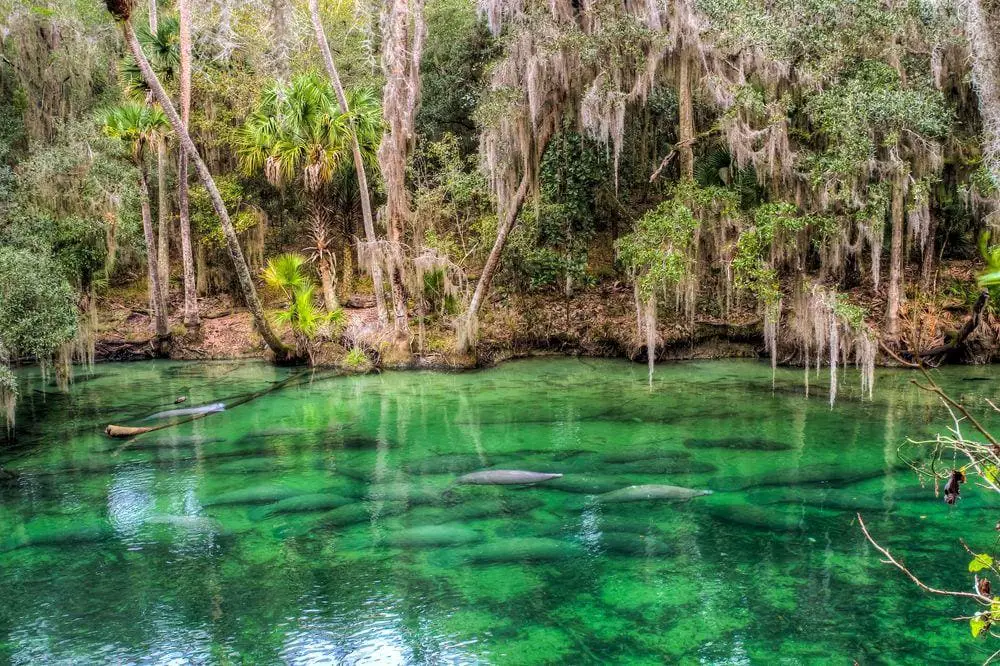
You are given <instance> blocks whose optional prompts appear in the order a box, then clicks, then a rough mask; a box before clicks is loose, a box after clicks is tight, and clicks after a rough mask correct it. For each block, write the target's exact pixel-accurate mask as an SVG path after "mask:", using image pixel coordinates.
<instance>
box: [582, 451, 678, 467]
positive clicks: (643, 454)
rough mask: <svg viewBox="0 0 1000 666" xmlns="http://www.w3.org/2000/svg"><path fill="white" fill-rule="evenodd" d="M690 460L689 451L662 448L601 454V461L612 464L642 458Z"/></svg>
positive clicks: (637, 460)
mask: <svg viewBox="0 0 1000 666" xmlns="http://www.w3.org/2000/svg"><path fill="white" fill-rule="evenodd" d="M656 459H660V460H690V459H691V454H690V453H688V452H687V451H664V450H662V449H637V450H634V451H632V450H628V449H625V450H623V451H615V452H614V453H608V454H605V455H603V456H601V462H605V463H609V464H612V465H619V464H622V463H634V462H639V461H641V460H656Z"/></svg>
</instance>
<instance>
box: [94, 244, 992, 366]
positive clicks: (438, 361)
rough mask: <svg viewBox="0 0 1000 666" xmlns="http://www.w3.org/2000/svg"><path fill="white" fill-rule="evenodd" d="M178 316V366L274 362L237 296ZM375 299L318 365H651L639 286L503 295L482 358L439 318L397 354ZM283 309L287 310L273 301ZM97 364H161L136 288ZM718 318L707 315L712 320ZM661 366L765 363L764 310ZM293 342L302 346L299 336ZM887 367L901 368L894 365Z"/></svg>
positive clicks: (939, 298)
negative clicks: (360, 359)
mask: <svg viewBox="0 0 1000 666" xmlns="http://www.w3.org/2000/svg"><path fill="white" fill-rule="evenodd" d="M974 273H975V267H974V266H973V265H972V263H971V262H953V263H950V264H948V265H947V266H946V267H945V268H944V269H943V270H942V273H941V274H940V275H939V276H938V284H939V285H946V287H940V286H939V288H938V289H937V290H936V293H937V295H936V296H935V297H934V298H929V297H925V296H921V295H920V294H911V295H910V298H909V299H908V300H907V301H906V303H905V305H904V307H903V311H902V322H903V325H902V339H901V345H900V346H901V348H902V349H904V350H906V351H913V350H922V349H931V348H933V347H936V346H939V345H942V344H945V343H947V342H948V340H949V339H951V338H952V337H953V336H954V335H956V332H957V331H958V330H959V329H961V327H962V326H963V324H964V323H965V322H966V321H967V320H968V318H969V316H970V311H971V308H972V302H971V300H972V299H971V296H972V295H975V294H976V293H977V292H976V291H975V290H974V288H972V287H968V288H966V289H965V290H964V291H962V290H960V289H958V288H957V287H956V285H972V284H974ZM172 296H173V298H174V299H176V300H177V302H175V303H171V307H170V310H171V312H173V313H174V315H175V316H174V317H172V318H171V330H172V332H173V339H172V342H171V345H170V349H169V351H168V357H169V358H171V359H176V360H220V359H249V358H266V356H267V350H266V348H265V347H264V345H263V344H262V342H261V340H260V339H259V338H258V337H257V335H256V334H255V333H254V331H253V323H252V321H251V318H250V315H249V313H248V312H247V311H246V310H245V309H244V308H242V307H239V306H238V305H236V304H234V303H233V301H232V299H230V298H229V297H228V296H212V297H207V298H202V299H200V303H201V310H202V325H201V328H200V330H199V331H198V332H197V334H188V333H187V332H186V331H185V329H184V326H183V322H182V320H181V317H180V313H181V310H182V307H181V303H180V302H179V298H180V296H181V295H180V293H179V290H174V292H173V293H172ZM850 298H851V301H852V302H853V303H855V304H857V305H859V306H861V307H863V308H864V309H865V311H866V312H868V313H869V316H868V317H867V321H868V323H869V325H871V326H873V328H875V329H876V331H877V332H879V333H880V334H882V332H881V331H879V330H878V329H879V323H880V322H881V320H882V317H881V316H880V313H881V312H882V311H883V310H884V299H883V298H882V297H881V295H880V294H878V293H875V294H874V295H873V294H872V293H871V292H870V291H868V290H864V289H862V288H859V289H857V290H855V291H854V292H850ZM371 300H372V299H371V298H370V296H365V295H364V294H356V295H353V296H352V297H351V298H350V299H347V301H346V302H345V303H344V312H345V314H346V316H347V322H346V325H345V326H344V329H343V333H342V334H341V335H340V336H339V337H338V339H336V340H329V341H325V342H322V343H320V344H319V345H318V346H317V349H316V352H315V354H314V363H315V364H316V365H318V366H344V365H345V360H346V358H347V355H348V352H349V351H350V350H351V349H352V348H354V347H359V348H361V349H363V350H364V351H365V352H366V355H367V356H368V358H369V359H370V361H371V363H372V364H373V365H375V366H378V367H386V368H409V367H421V368H443V369H464V368H474V367H486V366H491V365H495V364H496V363H499V362H501V361H504V360H507V359H510V358H519V357H526V356H535V355H549V354H563V355H570V356H589V357H606V358H628V359H631V360H634V361H636V362H645V361H646V351H645V342H644V338H643V337H640V335H639V332H638V329H637V323H636V315H635V310H634V306H633V297H632V291H631V288H630V287H629V286H628V285H625V284H623V283H620V282H607V283H601V284H598V285H595V286H592V287H588V288H585V289H581V290H578V291H577V292H575V293H574V294H573V295H572V296H571V297H569V298H567V297H565V296H563V295H562V294H556V293H551V292H549V293H529V294H520V293H507V294H502V293H498V294H497V295H496V296H495V298H494V299H493V301H492V303H491V305H490V307H489V308H488V309H487V310H486V311H485V312H484V314H483V317H482V320H481V322H480V329H479V334H480V335H479V345H478V348H477V350H476V353H475V354H474V355H469V354H461V353H459V352H458V351H457V337H456V335H455V326H454V325H455V318H453V317H433V318H429V319H428V321H427V322H426V323H425V325H424V326H422V327H421V326H419V325H418V324H417V323H415V324H414V325H413V329H412V331H411V336H410V344H409V348H408V349H407V348H401V346H400V345H397V344H392V343H391V342H389V341H388V340H386V339H385V338H384V336H382V335H380V334H379V333H378V331H377V328H378V327H377V325H376V323H377V317H376V313H375V308H374V307H373V304H372V303H371ZM270 306H271V307H275V308H276V307H279V306H280V303H271V304H270ZM97 309H98V327H97V335H96V340H95V348H96V360H98V361H133V360H144V359H150V358H155V357H156V350H155V348H154V345H153V341H152V338H151V336H150V328H151V326H150V317H149V311H148V309H147V306H146V304H145V302H144V293H143V292H141V291H137V290H135V289H131V290H128V291H122V292H115V291H111V292H109V293H107V294H106V295H104V296H102V297H101V298H99V299H98V303H97ZM710 309H711V308H704V310H705V311H707V310H710ZM782 333H783V331H782V329H780V328H779V331H778V341H779V359H778V361H779V363H781V364H794V363H795V362H796V361H797V355H796V354H795V351H794V350H791V349H789V350H784V349H783V348H782V345H781V340H782V338H783V336H782ZM657 334H658V338H659V343H658V345H657V352H656V356H657V361H669V360H683V359H713V358H756V357H759V356H762V355H764V354H765V345H764V335H763V330H762V320H761V318H760V316H759V314H758V313H757V312H755V311H753V310H748V309H745V308H744V309H741V308H740V307H738V306H737V307H733V308H731V309H730V311H729V313H728V316H727V317H725V318H722V317H712V316H707V315H702V314H699V315H697V316H695V317H694V319H693V321H692V320H690V319H688V318H686V317H684V316H682V315H676V316H673V317H667V316H661V317H660V321H659V323H658V327H657ZM289 342H291V340H290V337H289ZM964 347H965V349H963V350H962V351H961V353H960V354H957V355H954V357H953V358H951V359H950V361H952V362H962V363H988V362H991V361H992V360H993V359H994V358H996V357H998V356H1000V321H998V318H997V317H996V315H995V313H994V311H993V308H992V307H989V306H988V307H987V308H986V310H985V311H984V312H983V316H982V321H981V322H980V324H979V325H978V327H977V328H976V330H975V332H974V333H973V334H972V335H971V336H970V337H969V339H968V340H967V343H966V345H964ZM880 361H881V363H880V364H881V365H893V364H894V361H892V359H889V358H882V359H880Z"/></svg>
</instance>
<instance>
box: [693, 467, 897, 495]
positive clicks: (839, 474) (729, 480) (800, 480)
mask: <svg viewBox="0 0 1000 666" xmlns="http://www.w3.org/2000/svg"><path fill="white" fill-rule="evenodd" d="M885 475H886V471H885V470H882V469H870V470H864V471H851V470H849V469H848V470H845V469H844V467H843V466H842V465H840V464H836V463H817V464H814V465H804V466H802V467H792V468H788V469H780V470H775V471H772V472H768V473H766V474H762V475H760V476H756V477H753V476H728V477H718V478H715V479H712V480H711V481H710V482H709V485H711V486H712V488H714V489H715V490H745V489H747V488H767V487H771V486H796V485H821V484H822V485H829V486H846V485H850V484H852V483H857V482H859V481H867V480H868V479H876V478H879V477H882V476H885Z"/></svg>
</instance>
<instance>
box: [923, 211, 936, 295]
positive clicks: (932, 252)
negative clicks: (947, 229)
mask: <svg viewBox="0 0 1000 666" xmlns="http://www.w3.org/2000/svg"><path fill="white" fill-rule="evenodd" d="M937 228H938V218H937V214H936V212H935V211H932V212H931V222H930V225H928V227H927V240H926V241H924V251H923V257H922V258H921V263H920V289H921V290H922V291H923V292H924V293H925V294H930V293H931V288H932V287H933V285H934V262H935V259H936V258H937V257H936V255H937V251H936V246H937V243H935V242H934V241H935V236H937Z"/></svg>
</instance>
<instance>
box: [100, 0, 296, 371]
mask: <svg viewBox="0 0 1000 666" xmlns="http://www.w3.org/2000/svg"><path fill="white" fill-rule="evenodd" d="M105 5H106V6H107V8H108V11H109V12H110V13H111V15H112V16H113V17H114V18H115V20H117V21H118V23H119V25H120V26H121V30H122V36H123V37H124V38H125V43H126V44H127V45H128V48H129V50H130V51H131V52H132V56H133V57H134V58H135V60H136V63H137V64H138V65H139V69H140V70H141V72H142V78H143V80H144V81H145V82H146V84H147V85H148V86H149V87H150V89H151V90H152V92H153V96H154V97H155V98H156V100H157V101H158V102H159V103H160V106H161V107H162V108H163V112H164V113H165V114H166V116H167V119H168V120H169V121H170V125H171V127H173V130H174V133H175V134H176V135H177V137H178V139H179V140H180V144H181V149H182V150H183V151H184V152H185V154H186V155H187V156H188V159H189V160H190V161H191V164H193V165H194V168H195V171H196V172H197V173H198V177H199V179H201V183H202V185H203V186H204V187H205V190H207V191H208V194H209V198H210V199H211V200H212V207H213V208H214V209H215V213H216V214H217V215H218V216H219V224H220V226H221V227H222V233H223V234H224V235H225V237H226V245H227V247H228V248H229V255H230V257H231V258H232V260H233V267H234V268H235V270H236V277H237V279H238V280H239V283H240V290H241V291H242V293H243V299H244V301H246V304H247V307H248V308H249V309H250V313H251V314H252V315H253V319H254V324H255V325H256V327H257V331H258V332H259V333H260V335H261V337H262V338H264V342H265V343H267V346H268V347H269V348H270V349H271V351H272V352H274V355H275V357H276V358H277V359H278V360H285V359H286V358H287V357H288V353H289V350H288V347H286V346H285V344H284V343H283V342H281V340H280V339H279V338H278V336H277V335H275V333H274V330H273V329H272V328H271V326H270V324H269V323H268V321H267V318H266V317H265V315H264V307H263V305H261V302H260V297H259V296H258V295H257V289H256V288H255V287H254V284H253V280H252V279H251V277H250V268H249V267H248V266H247V262H246V258H245V257H244V256H243V250H241V249H240V242H239V239H238V238H237V237H236V229H235V228H234V227H233V223H232V220H231V219H230V218H229V212H228V211H227V210H226V205H225V203H223V201H222V195H221V194H220V193H219V188H218V187H216V185H215V179H213V178H212V174H211V173H210V172H209V170H208V167H207V166H205V162H204V161H203V160H202V159H201V155H199V154H198V149H197V148H196V147H195V145H194V142H193V141H192V140H191V135H189V134H188V131H187V128H186V127H185V126H184V123H183V122H182V121H181V118H180V116H178V115H177V110H176V109H175V108H174V105H173V103H171V101H170V97H169V96H168V95H167V91H166V90H164V89H163V86H162V85H161V84H160V81H159V79H158V78H157V77H156V74H155V73H154V72H153V68H152V67H151V66H150V64H149V60H147V59H146V56H145V54H144V53H143V51H142V47H141V46H140V45H139V40H138V39H137V38H136V35H135V30H134V29H133V28H132V21H131V18H132V11H133V10H134V9H135V0H105Z"/></svg>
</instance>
